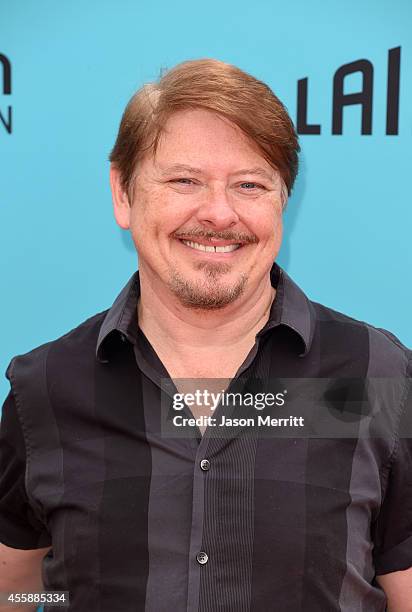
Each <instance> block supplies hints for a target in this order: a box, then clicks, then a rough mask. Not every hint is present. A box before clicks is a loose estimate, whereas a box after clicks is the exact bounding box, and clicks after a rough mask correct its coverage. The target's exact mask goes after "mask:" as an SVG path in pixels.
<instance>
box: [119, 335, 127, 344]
mask: <svg viewBox="0 0 412 612" xmlns="http://www.w3.org/2000/svg"><path fill="white" fill-rule="evenodd" d="M120 338H121V339H122V341H123V342H126V341H127V338H126V335H125V334H122V333H121V334H120Z"/></svg>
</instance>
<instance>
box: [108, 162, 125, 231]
mask: <svg viewBox="0 0 412 612" xmlns="http://www.w3.org/2000/svg"><path fill="white" fill-rule="evenodd" d="M110 187H111V190H112V199H113V212H114V216H115V219H116V222H117V225H119V226H120V227H121V228H123V229H129V228H130V202H129V197H128V195H127V193H126V192H125V191H124V189H123V186H122V182H121V180H120V171H119V170H118V168H116V166H115V165H114V164H110Z"/></svg>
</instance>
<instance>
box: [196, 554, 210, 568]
mask: <svg viewBox="0 0 412 612" xmlns="http://www.w3.org/2000/svg"><path fill="white" fill-rule="evenodd" d="M196 559H197V561H198V563H200V565H204V564H205V563H207V562H208V560H209V557H208V556H207V554H206V553H205V552H199V553H197V555H196Z"/></svg>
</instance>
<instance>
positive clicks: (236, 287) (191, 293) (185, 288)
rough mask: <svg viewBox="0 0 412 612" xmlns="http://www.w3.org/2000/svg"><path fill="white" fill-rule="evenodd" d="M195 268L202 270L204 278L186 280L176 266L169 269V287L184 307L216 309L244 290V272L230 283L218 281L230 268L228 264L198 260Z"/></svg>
mask: <svg viewBox="0 0 412 612" xmlns="http://www.w3.org/2000/svg"><path fill="white" fill-rule="evenodd" d="M196 268H197V269H198V270H203V273H204V275H203V276H204V280H201V281H188V280H187V279H185V278H184V276H183V275H182V274H181V273H180V272H179V270H178V269H177V268H175V267H173V268H172V270H171V274H170V281H169V289H170V290H171V291H172V293H173V294H174V295H175V296H176V297H177V298H178V300H179V301H180V303H181V304H182V305H183V306H185V307H186V308H193V309H199V310H218V309H220V308H224V307H225V306H227V305H228V304H231V303H232V302H234V301H235V300H237V298H238V297H239V296H240V295H242V293H243V292H244V290H245V287H246V284H247V281H248V275H247V274H244V273H243V274H241V275H240V277H239V280H238V281H237V282H235V283H234V284H232V285H225V284H224V283H220V282H219V278H220V277H221V276H222V275H224V274H226V273H227V272H229V271H230V270H231V266H229V265H228V264H225V263H209V262H200V263H198V264H197V266H196Z"/></svg>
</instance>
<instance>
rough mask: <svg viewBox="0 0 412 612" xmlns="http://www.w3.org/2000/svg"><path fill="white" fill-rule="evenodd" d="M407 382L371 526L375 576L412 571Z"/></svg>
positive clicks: (411, 429)
mask: <svg viewBox="0 0 412 612" xmlns="http://www.w3.org/2000/svg"><path fill="white" fill-rule="evenodd" d="M411 381H412V379H411V377H409V378H408V380H407V392H406V401H405V405H404V410H403V413H402V415H401V418H400V424H399V428H398V439H397V442H396V446H395V448H394V451H393V453H392V459H391V465H390V470H389V473H388V480H387V485H386V492H385V496H384V499H383V502H382V506H381V510H380V513H379V517H378V519H377V523H376V526H375V534H374V545H375V546H374V551H373V554H374V562H375V570H376V574H377V575H380V574H388V573H390V572H396V571H400V570H405V569H408V568H410V567H412V388H411Z"/></svg>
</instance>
